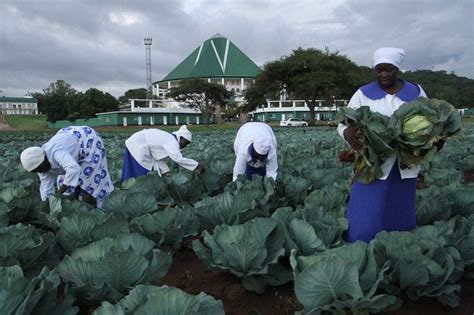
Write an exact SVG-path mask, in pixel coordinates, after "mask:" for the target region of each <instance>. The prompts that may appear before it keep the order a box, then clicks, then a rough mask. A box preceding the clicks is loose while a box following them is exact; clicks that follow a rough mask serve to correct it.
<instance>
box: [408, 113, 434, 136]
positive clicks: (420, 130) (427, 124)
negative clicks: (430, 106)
mask: <svg viewBox="0 0 474 315" xmlns="http://www.w3.org/2000/svg"><path fill="white" fill-rule="evenodd" d="M432 128H433V124H432V123H431V121H430V120H429V119H428V118H427V117H426V116H423V115H413V116H411V117H408V118H406V119H405V120H404V121H403V127H402V130H403V134H404V136H405V137H406V138H407V139H408V140H416V139H418V138H420V136H423V135H426V134H429V133H430V131H431V129H432Z"/></svg>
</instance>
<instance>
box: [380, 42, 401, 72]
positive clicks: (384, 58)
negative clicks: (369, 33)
mask: <svg viewBox="0 0 474 315" xmlns="http://www.w3.org/2000/svg"><path fill="white" fill-rule="evenodd" d="M404 59H405V50H403V49H402V48H394V47H382V48H379V49H377V50H376V51H375V52H374V67H375V66H376V65H378V64H381V63H389V64H391V65H394V66H395V67H397V68H399V69H400V65H401V64H402V62H403V60H404Z"/></svg>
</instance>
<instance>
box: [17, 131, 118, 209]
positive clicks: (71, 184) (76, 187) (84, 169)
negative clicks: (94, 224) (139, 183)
mask: <svg viewBox="0 0 474 315" xmlns="http://www.w3.org/2000/svg"><path fill="white" fill-rule="evenodd" d="M20 159H21V163H22V165H23V167H24V168H25V169H26V170H27V171H29V172H34V173H38V175H39V178H40V181H41V184H40V194H41V199H42V200H46V199H47V197H48V195H51V194H54V179H55V176H57V175H59V176H58V177H57V185H58V193H60V194H63V193H65V194H69V195H74V196H75V197H76V198H78V199H80V200H82V201H84V202H87V203H90V204H92V205H95V206H97V207H100V206H101V205H102V203H103V200H104V198H105V197H106V196H107V195H108V194H110V193H111V192H112V191H113V190H114V186H113V184H112V181H111V179H110V176H109V171H108V168H107V159H106V152H105V148H104V143H103V141H102V138H101V137H100V136H99V135H98V134H97V133H96V132H95V131H94V129H92V128H90V127H87V126H80V127H66V128H62V129H60V130H59V131H58V132H57V133H56V135H54V136H53V137H52V138H51V139H50V140H49V141H48V142H46V143H45V144H43V145H42V146H41V147H29V148H27V149H25V150H24V151H23V152H22V153H21V155H20Z"/></svg>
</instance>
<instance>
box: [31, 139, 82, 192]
mask: <svg viewBox="0 0 474 315" xmlns="http://www.w3.org/2000/svg"><path fill="white" fill-rule="evenodd" d="M79 146H80V145H79V143H78V139H77V137H75V136H74V135H71V134H66V133H63V134H56V135H54V136H53V137H52V138H51V139H50V140H49V141H48V142H46V143H45V144H44V145H43V146H42V147H41V148H42V149H43V150H44V152H45V154H46V158H47V159H48V161H49V163H50V164H51V169H50V170H49V171H48V172H45V173H39V174H38V176H39V178H40V181H41V183H40V194H41V199H42V200H46V198H47V197H48V195H50V194H54V178H55V176H56V175H64V182H63V184H64V185H67V186H77V185H78V182H79V176H80V174H81V167H80V165H79V164H78V163H77V160H76V159H77V158H78V157H79V150H80V147H79Z"/></svg>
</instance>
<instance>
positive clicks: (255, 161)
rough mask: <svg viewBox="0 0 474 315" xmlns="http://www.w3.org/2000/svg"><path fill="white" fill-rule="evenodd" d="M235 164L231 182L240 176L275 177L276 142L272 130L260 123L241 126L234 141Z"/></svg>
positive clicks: (276, 165) (249, 177) (276, 167)
mask: <svg viewBox="0 0 474 315" xmlns="http://www.w3.org/2000/svg"><path fill="white" fill-rule="evenodd" d="M234 152H235V164H234V172H233V180H234V181H235V180H236V179H237V176H238V175H240V174H245V175H246V176H247V178H248V179H252V175H254V174H255V175H260V176H268V177H271V178H273V179H274V180H276V177H277V169H278V162H277V142H276V138H275V134H274V133H273V129H272V128H271V127H270V126H269V125H267V124H265V123H262V122H248V123H246V124H244V125H242V126H241V127H240V128H239V131H238V132H237V135H236V137H235V141H234Z"/></svg>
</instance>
